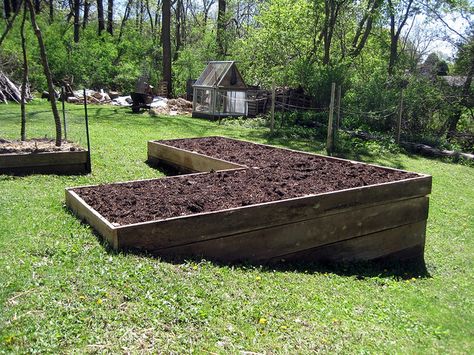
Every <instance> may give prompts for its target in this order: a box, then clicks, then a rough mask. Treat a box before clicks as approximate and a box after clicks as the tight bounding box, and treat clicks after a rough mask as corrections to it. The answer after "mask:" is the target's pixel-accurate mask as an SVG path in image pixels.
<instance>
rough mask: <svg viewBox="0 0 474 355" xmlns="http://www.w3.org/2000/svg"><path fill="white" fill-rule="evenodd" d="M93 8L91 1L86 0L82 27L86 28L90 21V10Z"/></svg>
mask: <svg viewBox="0 0 474 355" xmlns="http://www.w3.org/2000/svg"><path fill="white" fill-rule="evenodd" d="M90 9H91V3H90V2H89V1H88V0H84V13H83V15H82V28H83V29H85V28H86V26H87V24H88V22H89V12H90Z"/></svg>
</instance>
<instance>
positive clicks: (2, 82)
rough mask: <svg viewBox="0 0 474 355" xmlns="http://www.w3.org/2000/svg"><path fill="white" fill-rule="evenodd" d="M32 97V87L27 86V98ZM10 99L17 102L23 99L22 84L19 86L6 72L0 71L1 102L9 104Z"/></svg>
mask: <svg viewBox="0 0 474 355" xmlns="http://www.w3.org/2000/svg"><path fill="white" fill-rule="evenodd" d="M31 98H32V97H31V93H30V89H29V87H27V88H26V100H27V101H28V100H31ZM8 101H15V102H16V103H19V102H20V101H21V86H19V85H18V86H17V85H16V84H15V83H14V82H13V81H11V80H10V79H9V78H8V76H7V75H6V74H5V73H3V72H2V71H0V102H3V103H5V104H7V103H8Z"/></svg>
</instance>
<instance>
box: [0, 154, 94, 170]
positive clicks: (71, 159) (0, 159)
mask: <svg viewBox="0 0 474 355" xmlns="http://www.w3.org/2000/svg"><path fill="white" fill-rule="evenodd" d="M89 159H90V158H89V153H88V151H73V152H41V153H9V154H0V174H31V173H42V174H71V175H73V174H87V173H90V160H89Z"/></svg>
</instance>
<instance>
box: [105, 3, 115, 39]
mask: <svg viewBox="0 0 474 355" xmlns="http://www.w3.org/2000/svg"><path fill="white" fill-rule="evenodd" d="M107 32H108V33H110V34H111V35H113V34H114V0H107Z"/></svg>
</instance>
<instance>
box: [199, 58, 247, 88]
mask: <svg viewBox="0 0 474 355" xmlns="http://www.w3.org/2000/svg"><path fill="white" fill-rule="evenodd" d="M194 86H201V87H215V86H218V87H235V88H246V87H247V85H245V82H244V80H243V79H242V75H240V72H239V70H238V69H237V66H236V65H235V62H234V61H212V62H209V63H208V64H207V67H206V69H204V71H203V72H202V74H201V76H200V77H199V78H198V79H197V80H196V82H195V83H194Z"/></svg>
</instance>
